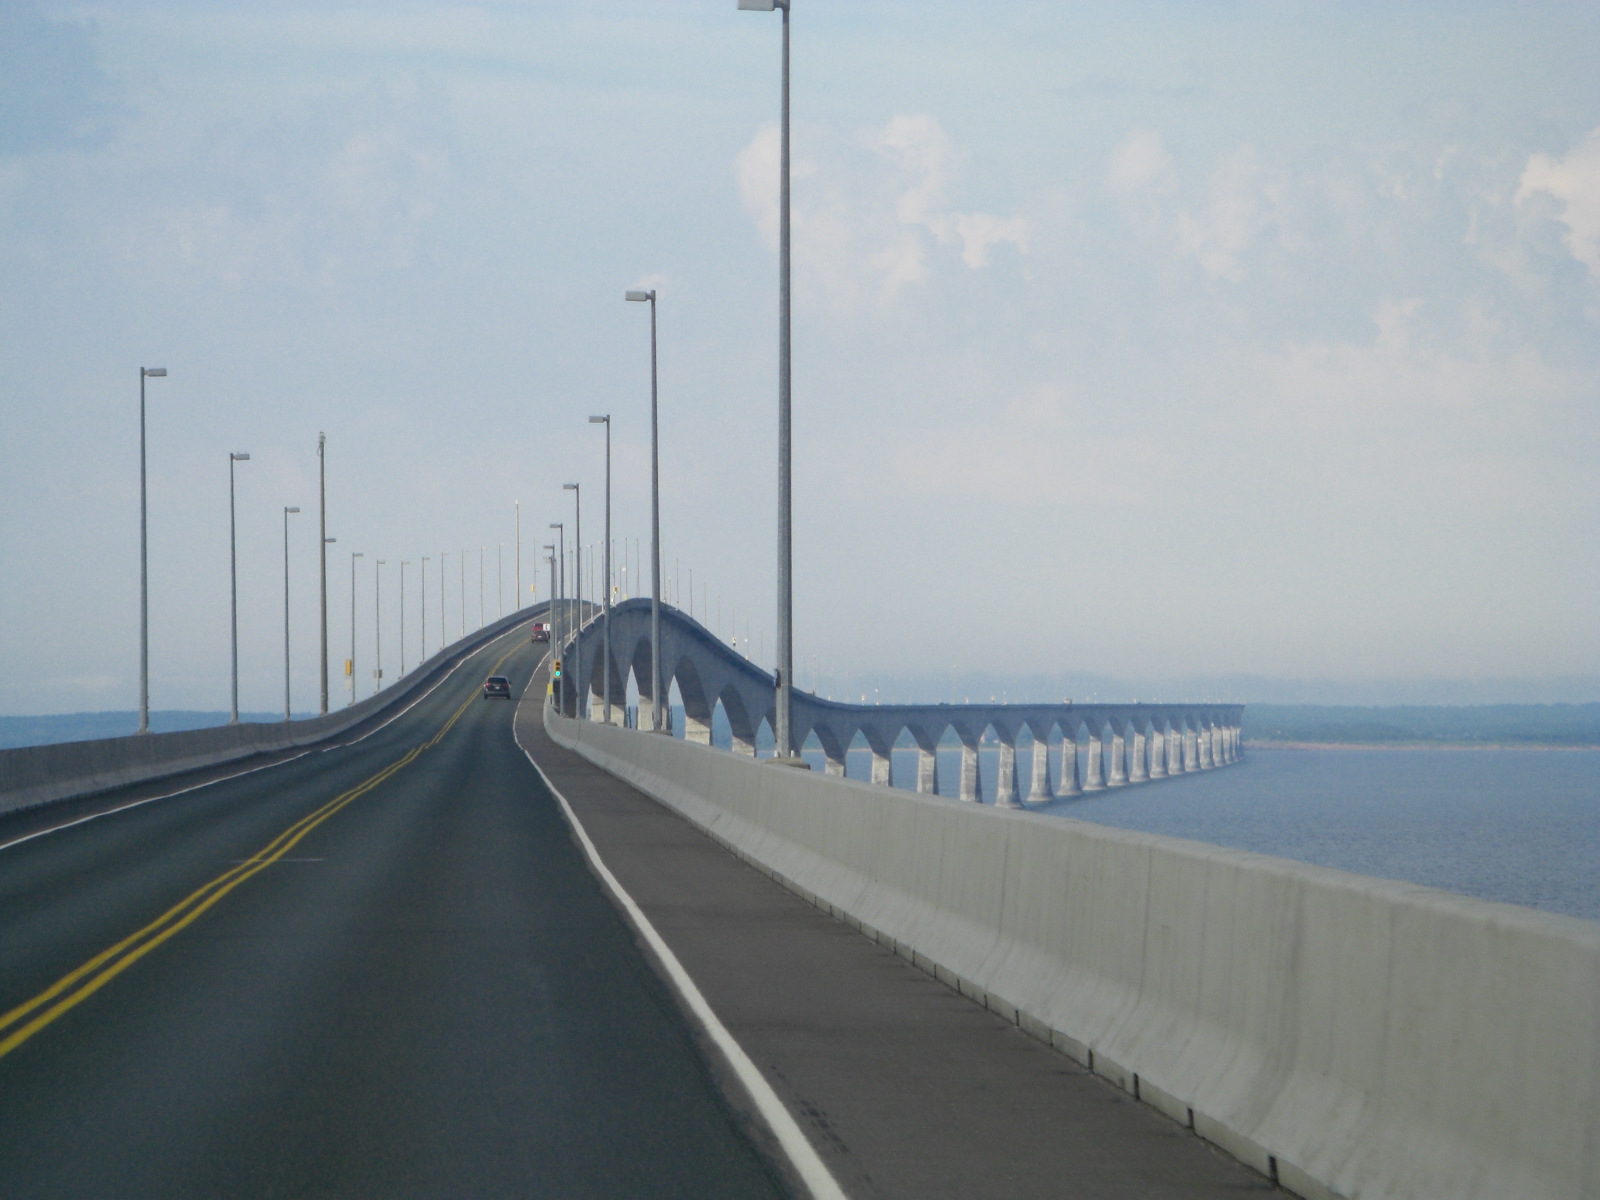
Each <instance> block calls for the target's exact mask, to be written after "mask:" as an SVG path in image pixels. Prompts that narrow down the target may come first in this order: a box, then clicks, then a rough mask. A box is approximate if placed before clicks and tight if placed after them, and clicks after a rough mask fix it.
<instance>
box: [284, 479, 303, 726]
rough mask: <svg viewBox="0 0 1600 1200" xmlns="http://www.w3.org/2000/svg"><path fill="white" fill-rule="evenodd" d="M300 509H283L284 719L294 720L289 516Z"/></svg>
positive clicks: (291, 506)
mask: <svg viewBox="0 0 1600 1200" xmlns="http://www.w3.org/2000/svg"><path fill="white" fill-rule="evenodd" d="M299 511H300V509H299V508H298V507H297V506H295V505H292V504H287V505H285V506H284V509H283V719H284V720H285V721H290V720H293V719H294V715H293V713H292V712H291V711H290V708H289V516H290V514H292V513H297V512H299Z"/></svg>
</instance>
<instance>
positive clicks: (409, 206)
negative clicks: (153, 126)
mask: <svg viewBox="0 0 1600 1200" xmlns="http://www.w3.org/2000/svg"><path fill="white" fill-rule="evenodd" d="M435 112H436V110H433V109H430V107H429V106H428V105H427V104H426V103H425V102H423V101H419V100H417V99H415V98H408V97H404V96H401V95H397V94H395V93H393V92H392V91H390V90H387V89H382V88H368V89H365V90H364V91H358V92H352V93H349V94H342V95H339V94H335V95H329V96H325V97H323V98H321V99H320V100H319V101H318V102H316V103H314V104H313V105H312V106H311V107H310V108H309V110H308V111H306V112H304V113H302V114H300V115H299V116H298V117H297V118H293V119H290V120H286V121H277V122H273V123H270V124H267V125H264V126H258V127H253V128H252V127H247V126H242V125H240V124H237V123H235V124H228V125H222V126H218V127H216V128H214V129H212V130H210V131H208V134H207V137H206V139H205V142H204V144H203V145H201V146H198V147H197V148H196V151H195V153H196V158H197V159H198V160H200V161H199V162H197V164H196V166H195V169H194V175H195V177H196V178H197V179H198V180H199V182H198V184H197V186H195V187H194V188H193V189H192V191H193V193H194V198H193V199H192V200H191V201H190V202H189V203H187V204H183V205H180V206H176V207H174V208H172V209H169V210H168V211H167V212H166V213H165V214H164V229H163V231H162V232H161V233H160V234H159V235H157V236H158V237H159V239H160V240H161V241H162V242H163V243H165V244H166V245H170V246H172V247H173V248H174V249H176V251H177V253H178V255H179V257H180V259H181V261H182V262H184V263H185V264H187V265H189V266H191V267H194V268H198V269H199V270H200V271H202V272H203V273H205V274H207V275H209V276H211V277H213V278H215V279H218V280H220V281H222V282H224V283H228V284H238V283H241V282H243V281H246V280H252V281H256V282H260V281H263V280H279V281H282V280H289V279H301V280H305V279H315V280H318V281H320V282H322V283H323V284H327V283H329V282H331V281H333V280H335V279H337V278H338V277H340V276H341V275H344V274H346V273H347V272H348V271H349V270H351V269H352V268H357V267H362V268H368V269H375V270H378V271H386V270H399V269H404V268H406V267H407V266H409V265H410V264H411V262H412V260H413V257H414V254H415V249H416V244H417V242H418V240H419V238H420V237H421V235H422V232H423V230H424V229H425V228H426V227H427V226H428V224H429V223H430V222H431V221H432V220H433V219H434V218H435V216H436V215H437V212H438V209H439V204H440V196H441V192H442V190H443V189H444V187H445V186H446V185H447V183H448V181H449V178H450V175H451V159H450V153H449V149H448V138H447V135H446V132H445V131H444V130H442V129H441V128H440V122H439V119H438V117H437V116H436V115H435Z"/></svg>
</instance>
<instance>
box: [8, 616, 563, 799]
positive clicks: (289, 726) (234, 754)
mask: <svg viewBox="0 0 1600 1200" xmlns="http://www.w3.org/2000/svg"><path fill="white" fill-rule="evenodd" d="M547 608H548V604H537V605H533V606H532V607H529V608H525V609H523V610H521V611H520V612H516V613H512V614H511V615H510V616H508V617H503V618H501V619H500V620H498V621H495V622H493V623H491V624H489V625H485V626H484V627H483V628H482V629H480V630H478V631H476V632H475V633H471V634H468V635H467V636H466V637H465V638H462V639H461V640H459V641H456V642H453V643H451V644H450V645H449V646H446V647H445V648H444V649H442V650H440V651H438V652H437V653H436V654H434V655H433V656H432V657H431V658H429V659H427V660H426V661H424V662H423V663H421V664H419V665H418V666H417V667H416V668H415V669H414V670H413V671H411V672H410V673H409V674H407V675H404V676H402V677H401V678H400V679H399V680H397V681H396V682H395V683H394V684H393V686H391V687H388V688H385V689H384V690H383V691H381V692H379V693H378V694H377V695H375V696H369V697H367V698H366V699H365V700H362V701H359V702H357V703H356V704H353V705H351V706H350V707H349V708H343V709H340V710H339V711H337V712H331V713H329V714H328V715H327V716H325V717H323V716H318V717H311V718H309V719H306V720H301V721H274V722H259V723H258V722H253V721H252V722H245V723H241V724H238V725H217V726H213V727H211V728H209V729H189V730H183V731H181V732H176V733H146V734H132V735H130V736H128V737H118V738H97V739H94V740H92V741H83V742H55V743H51V744H49V745H45V746H18V747H14V748H11V749H6V750H0V813H4V812H12V811H14V810H16V809H19V808H30V807H32V806H34V805H36V804H49V803H51V802H53V801H57V800H69V799H75V798H77V797H80V796H91V795H94V794H95V793H97V792H104V791H109V790H110V789H112V788H117V787H123V786H126V785H127V784H130V783H143V782H145V781H147V780H151V779H159V778H162V777H163V776H167V775H178V774H182V773H183V772H185V771H192V770H196V769H198V768H202V767H210V766H216V765H218V764H219V763H226V762H232V761H235V760H238V759H244V758H249V757H251V756H252V755H256V754H268V753H271V752H273V751H277V750H287V749H293V748H295V747H300V746H310V745H314V744H315V743H317V742H322V741H326V740H327V739H328V738H332V737H337V736H339V735H340V734H342V733H345V732H347V731H349V730H351V729H353V728H355V727H356V726H357V725H360V724H361V723H362V722H364V721H367V720H370V719H372V718H373V717H377V716H380V715H382V714H384V713H386V712H388V711H389V710H390V709H392V708H393V707H395V706H396V705H397V704H400V703H402V702H404V701H406V700H409V699H411V698H412V697H414V696H416V695H417V694H418V692H420V691H421V690H422V689H423V688H425V687H427V686H428V685H430V684H432V683H433V682H434V680H436V679H437V678H438V677H439V676H440V675H441V674H442V673H443V672H445V671H448V670H450V669H451V668H452V667H454V666H455V665H456V664H457V663H458V662H460V661H461V659H462V658H464V657H466V656H467V655H469V654H471V653H472V652H473V651H475V650H477V649H478V648H479V647H481V646H482V645H483V644H484V643H485V642H488V641H492V640H493V639H494V638H496V637H498V636H500V635H501V634H502V633H504V632H505V631H506V630H508V629H511V628H513V627H514V626H516V625H517V624H518V623H519V622H523V621H529V620H532V619H533V618H535V617H538V616H541V615H542V614H543V613H544V612H545V610H546V609H547Z"/></svg>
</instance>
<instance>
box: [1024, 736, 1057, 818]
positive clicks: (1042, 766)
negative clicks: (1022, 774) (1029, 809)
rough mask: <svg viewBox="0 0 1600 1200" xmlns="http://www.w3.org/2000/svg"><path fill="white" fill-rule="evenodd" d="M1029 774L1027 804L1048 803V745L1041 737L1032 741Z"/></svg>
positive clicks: (1049, 799) (1050, 798)
mask: <svg viewBox="0 0 1600 1200" xmlns="http://www.w3.org/2000/svg"><path fill="white" fill-rule="evenodd" d="M1029 774H1030V776H1031V778H1030V779H1029V780H1028V803H1029V804H1048V803H1050V801H1051V800H1052V799H1053V797H1052V796H1051V795H1050V743H1049V742H1048V741H1047V740H1046V739H1044V738H1042V737H1036V738H1034V739H1033V770H1032V771H1031V772H1029Z"/></svg>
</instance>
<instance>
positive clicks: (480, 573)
mask: <svg viewBox="0 0 1600 1200" xmlns="http://www.w3.org/2000/svg"><path fill="white" fill-rule="evenodd" d="M488 549H489V547H487V546H479V547H478V628H479V629H482V628H483V625H484V621H483V556H484V554H485V552H487V551H488Z"/></svg>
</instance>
